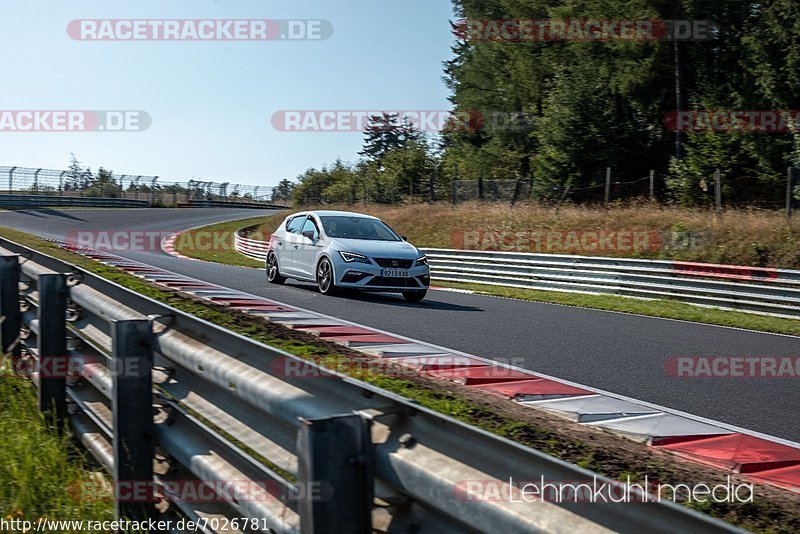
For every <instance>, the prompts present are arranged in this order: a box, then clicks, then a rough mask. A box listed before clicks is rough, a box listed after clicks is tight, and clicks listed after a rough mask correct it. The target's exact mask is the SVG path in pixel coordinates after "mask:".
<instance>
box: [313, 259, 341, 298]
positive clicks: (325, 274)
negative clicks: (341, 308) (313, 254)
mask: <svg viewBox="0 0 800 534" xmlns="http://www.w3.org/2000/svg"><path fill="white" fill-rule="evenodd" d="M317 287H318V288H319V292H320V293H322V294H323V295H334V294H336V290H337V288H336V284H335V283H334V281H333V265H331V260H329V259H328V258H322V259H321V260H320V261H319V263H318V264H317Z"/></svg>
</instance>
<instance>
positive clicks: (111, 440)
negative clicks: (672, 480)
mask: <svg viewBox="0 0 800 534" xmlns="http://www.w3.org/2000/svg"><path fill="white" fill-rule="evenodd" d="M0 315H2V316H3V317H4V318H5V319H4V322H3V324H2V327H3V328H2V334H3V335H2V337H0V342H1V343H2V349H3V352H4V354H7V355H9V357H10V358H11V359H12V360H13V362H14V368H15V369H21V368H24V367H25V366H26V365H27V366H32V367H33V369H34V371H33V372H31V373H29V374H30V376H31V378H33V379H34V381H35V382H36V383H37V385H38V387H39V388H40V398H41V399H42V403H41V408H42V410H43V411H45V413H46V414H47V417H49V418H50V420H52V419H53V418H55V419H56V421H57V422H58V421H62V420H63V419H68V421H69V424H70V427H71V428H72V430H73V432H74V433H75V434H76V436H77V438H78V439H79V440H80V442H81V443H82V444H83V445H84V446H85V447H86V448H87V449H88V450H89V451H90V452H91V453H92V454H93V455H94V456H95V457H96V458H97V459H98V461H99V462H100V463H101V464H102V465H103V466H105V467H106V469H108V470H109V471H110V472H111V473H112V474H113V477H114V487H115V488H118V487H120V486H121V485H125V484H132V483H135V482H136V481H139V482H141V481H152V483H153V484H154V485H155V486H162V488H163V489H164V491H165V495H166V498H167V499H168V500H172V501H173V504H174V505H175V506H176V507H177V509H178V510H179V511H180V512H181V513H183V514H185V515H187V516H188V517H190V518H203V517H226V518H230V519H231V521H232V519H233V518H243V519H248V520H255V522H252V523H248V524H247V526H246V527H243V528H238V527H236V528H233V529H229V530H228V531H242V532H245V531H246V532H253V531H265V532H266V531H269V532H304V533H312V532H313V533H319V532H343V533H350V532H352V533H367V532H372V531H376V530H379V531H400V530H402V531H414V532H437V533H439V532H545V531H547V532H575V531H581V532H603V531H608V530H614V531H620V532H641V531H644V530H647V531H649V532H665V533H666V532H674V531H676V530H677V531H692V532H726V531H727V532H730V531H736V529H734V528H733V527H731V526H730V525H727V524H725V523H722V522H719V521H717V520H714V519H712V518H710V517H708V516H704V515H701V514H699V513H697V512H694V511H692V510H689V509H687V508H683V507H680V506H677V505H674V504H672V503H666V502H658V503H656V502H650V503H641V502H638V503H637V502H634V503H611V502H605V503H603V502H599V503H593V504H587V503H559V504H556V503H551V502H546V501H537V502H530V501H527V502H523V501H522V500H515V499H503V498H501V499H482V498H475V499H472V498H471V496H472V494H471V493H470V492H469V490H468V488H467V490H466V491H462V490H464V484H465V483H466V482H468V481H484V482H491V483H496V484H498V485H499V484H504V483H505V484H506V485H507V486H506V487H507V489H508V490H509V491H511V492H512V494H513V491H514V490H513V488H512V487H511V486H512V485H509V484H508V483H509V481H510V479H513V480H516V481H531V480H537V481H538V480H540V477H542V478H541V479H542V480H544V481H548V482H551V483H559V482H561V483H564V482H566V481H569V482H570V483H576V482H578V481H585V482H586V483H587V484H591V483H593V482H594V480H598V481H600V483H601V484H602V483H609V484H612V485H613V483H611V481H609V480H607V479H605V478H603V477H597V478H596V479H595V477H596V475H595V474H593V473H591V472H590V471H587V470H585V469H582V468H579V467H577V466H575V465H572V464H569V463H566V462H564V461H561V460H558V459H555V458H553V457H550V456H547V455H545V454H543V453H541V452H538V451H536V450H532V449H530V448H526V447H524V446H521V445H519V444H516V443H514V442H511V441H509V440H507V439H504V438H500V437H497V436H494V435H492V434H489V433H488V432H485V431H482V430H480V429H476V428H473V427H469V426H467V425H464V424H462V423H460V422H458V421H455V420H453V419H451V418H449V417H446V416H444V415H441V414H438V413H436V412H433V411H431V410H428V409H426V408H424V407H420V406H419V405H417V404H415V403H413V402H411V401H409V400H407V399H404V398H402V397H400V396H398V395H395V394H392V393H389V392H386V391H384V390H381V389H379V388H376V387H374V386H371V385H369V384H367V383H364V382H360V381H357V380H355V379H353V378H350V377H347V376H344V375H339V374H336V373H331V372H330V371H324V372H323V371H322V369H321V368H320V367H319V366H317V365H316V364H315V363H313V362H308V361H305V360H301V359H299V358H297V357H295V356H292V355H290V354H288V353H286V352H283V351H281V350H279V349H276V348H274V347H270V346H268V345H265V344H263V343H259V342H257V341H254V340H252V339H249V338H245V337H243V336H241V335H239V334H236V333H234V332H231V331H229V330H226V329H223V328H221V327H219V326H216V325H214V324H211V323H208V322H206V321H204V320H202V319H199V318H196V317H194V316H191V315H189V314H187V313H184V312H181V311H179V310H176V309H174V308H171V307H169V306H167V305H165V304H162V303H159V302H157V301H154V300H152V299H150V298H148V297H146V296H143V295H140V294H137V293H135V292H133V291H130V290H128V289H126V288H124V287H122V286H120V285H118V284H116V283H113V282H111V281H108V280H105V279H103V278H100V277H98V276H96V275H94V274H92V273H90V272H88V271H86V270H83V269H81V268H78V267H76V266H74V265H71V264H68V263H65V262H63V261H61V260H58V259H56V258H53V257H51V256H48V255H45V254H42V253H40V252H37V251H34V250H31V249H28V248H26V247H23V246H21V245H18V244H16V243H13V242H11V241H8V240H6V239H1V238H0ZM17 332H19V335H18V336H17V334H16V333H17ZM64 354H69V355H70V356H69V359H68V361H69V370H70V373H53V372H51V371H52V370H53V369H60V368H61V367H59V366H58V365H55V364H58V363H59V362H58V360H59V359H63V358H64V356H63V355H64ZM287 361H288V362H291V363H292V364H293V365H301V364H302V365H303V366H304V368H307V369H311V370H313V371H315V373H314V374H315V376H321V375H325V376H326V377H327V378H326V379H324V380H321V379H309V378H306V377H303V376H293V375H291V374H290V373H286V372H281V369H284V368H285V367H284V364H285V363H286V362H287ZM156 447H158V450H159V451H160V453H162V455H163V456H164V461H160V462H159V463H158V464H157V465H158V466H159V467H158V469H154V462H153V459H154V456H155V451H156ZM165 462H166V466H167V468H162V467H161V466H162V464H164V463H165ZM180 473H185V475H180ZM175 477H182V480H184V481H186V480H190V481H194V482H197V483H201V482H202V483H205V484H209V485H210V488H211V490H212V491H213V492H214V493H215V495H216V497H217V498H215V499H213V500H212V501H213V502H210V503H209V502H195V501H192V500H191V499H186V498H182V497H181V495H175V494H173V493H170V491H172V490H169V489H168V488H170V487H173V486H170V485H169V484H167V482H169V480H170V479H175ZM214 481H229V482H234V483H235V482H247V483H248V484H251V485H252V484H258V485H260V486H263V488H264V490H265V491H264V493H263V495H261V498H258V499H254V498H252V494H250V493H248V491H246V488H244V489H243V488H242V487H241V486H237V487H236V488H234V489H233V490H231V493H230V494H229V493H226V492H225V491H222V490H220V488H218V487H216V486H214V484H213V482H214ZM310 488H313V489H314V491H313V492H312V491H309V489H310ZM134 494H135V492H134ZM116 506H117V509H116V513H117V516H118V517H125V518H128V519H136V518H149V517H154V516H155V514H156V510H155V506H153V503H150V502H141V501H136V500H135V499H131V498H129V497H124V496H121V495H119V494H118V495H117V500H116ZM230 524H232V523H230ZM240 524H241V523H240ZM207 530H213V529H207Z"/></svg>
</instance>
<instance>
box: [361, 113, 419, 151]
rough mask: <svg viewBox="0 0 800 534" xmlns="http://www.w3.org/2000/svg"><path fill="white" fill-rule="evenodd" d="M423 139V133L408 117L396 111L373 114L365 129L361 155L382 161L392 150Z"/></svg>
mask: <svg viewBox="0 0 800 534" xmlns="http://www.w3.org/2000/svg"><path fill="white" fill-rule="evenodd" d="M421 139H422V133H421V132H420V131H419V130H418V129H417V128H416V127H415V126H414V125H413V124H412V123H411V122H409V120H408V119H407V118H406V117H403V118H402V119H401V118H400V117H399V116H398V115H397V114H396V113H383V114H382V115H373V116H371V117H369V120H368V122H367V127H366V129H365V130H364V148H363V149H362V150H361V151H360V152H359V155H361V156H363V157H364V158H365V159H367V160H368V161H380V160H381V159H382V158H383V156H384V155H385V154H386V153H387V152H389V151H390V150H393V149H396V148H401V147H403V146H405V144H406V143H411V142H419V141H420V140H421Z"/></svg>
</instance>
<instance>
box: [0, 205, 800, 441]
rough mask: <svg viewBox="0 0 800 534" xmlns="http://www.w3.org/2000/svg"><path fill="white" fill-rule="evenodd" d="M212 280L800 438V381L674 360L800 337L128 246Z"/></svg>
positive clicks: (218, 213)
mask: <svg viewBox="0 0 800 534" xmlns="http://www.w3.org/2000/svg"><path fill="white" fill-rule="evenodd" d="M268 214H269V212H265V211H264V210H245V209H203V210H201V209H186V210H177V209H135V210H63V211H59V210H24V211H13V212H3V213H0V226H7V227H11V228H16V229H19V230H23V231H27V232H31V233H34V234H37V235H40V236H43V237H50V238H57V239H60V238H63V237H64V236H66V235H74V234H75V232H77V231H78V230H81V231H87V230H88V231H92V230H95V231H116V230H123V231H134V230H146V231H162V230H169V231H171V230H184V229H187V228H191V227H195V226H199V225H205V224H211V223H214V222H220V221H225V220H231V219H240V218H246V217H254V216H266V215H268ZM118 254H119V255H121V256H126V257H129V258H132V259H135V260H139V261H143V262H146V263H149V264H151V265H154V266H156V267H161V268H164V269H169V270H171V271H174V272H177V273H182V274H185V275H189V276H192V277H195V278H199V279H201V280H205V281H208V282H211V283H215V284H219V285H222V286H226V287H230V288H233V289H237V290H240V291H246V292H249V293H253V294H256V295H261V296H264V297H267V298H270V299H274V300H278V301H280V302H284V303H287V304H290V305H294V306H299V307H302V308H306V309H310V310H314V311H317V312H320V313H324V314H328V315H332V316H336V317H341V318H343V319H347V320H350V321H353V322H356V323H361V324H364V325H367V326H371V327H374V328H379V329H381V330H386V331H389V332H394V333H397V334H400V335H404V336H407V337H412V338H416V339H419V340H422V341H427V342H429V343H434V344H438V345H442V346H445V347H448V348H453V349H457V350H460V351H463V352H467V353H470V354H476V355H480V356H484V357H488V358H493V359H498V360H501V361H503V362H506V363H511V364H513V365H517V366H519V367H524V368H527V369H530V370H532V371H536V372H540V373H544V374H549V375H552V376H556V377H559V378H562V379H566V380H571V381H574V382H577V383H580V384H585V385H588V386H591V387H595V388H600V389H603V390H606V391H610V392H613V393H617V394H620V395H626V396H629V397H633V398H635V399H640V400H643V401H647V402H651V403H655V404H659V405H661V406H666V407H669V408H673V409H676V410H682V411H685V412H689V413H693V414H696V415H699V416H702V417H706V418H709V419H714V420H717V421H722V422H725V423H728V424H732V425H737V426H740V427H743V428H747V429H751V430H755V431H758V432H763V433H766V434H771V435H774V436H778V437H782V438H785V439H789V440H793V441H800V415H798V414H800V389H799V388H798V385H799V384H800V382H798V379H796V378H782V379H750V378H747V379H745V378H738V379H732V378H727V379H726V378H717V379H698V378H694V379H692V378H677V377H673V376H670V375H669V373H667V371H666V370H665V365H666V363H667V361H668V360H669V359H670V358H672V357H675V356H745V357H746V356H798V355H800V338H797V337H790V336H780V335H773V334H763V333H757V332H749V331H742V330H736V329H731V328H723V327H715V326H706V325H700V324H694V323H687V322H681V321H671V320H665V319H656V318H649V317H640V316H635V315H626V314H620V313H612V312H603V311H595V310H586V309H580V308H571V307H566V306H558V305H552V304H540V303H534V302H524V301H517V300H511V299H501V298H494V297H487V296H479V295H469V294H460V293H450V292H444V291H431V292H429V293H428V297H427V298H426V300H425V301H423V302H421V303H419V304H409V303H406V302H405V301H403V299H402V297H401V296H399V295H376V294H366V295H347V296H343V297H323V296H321V295H320V294H319V293H317V292H316V289H315V288H314V287H313V286H310V285H303V284H295V283H291V282H290V283H289V284H287V285H286V286H283V287H280V286H270V285H267V282H266V278H265V274H264V272H263V271H261V270H257V269H248V268H244V267H232V266H226V265H218V264H211V263H204V262H197V261H187V260H181V259H178V258H175V257H172V256H169V255H166V254H164V253H163V252H161V251H160V250H153V251H148V252H124V251H121V252H118Z"/></svg>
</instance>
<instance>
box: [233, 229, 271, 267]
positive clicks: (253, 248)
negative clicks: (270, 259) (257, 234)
mask: <svg viewBox="0 0 800 534" xmlns="http://www.w3.org/2000/svg"><path fill="white" fill-rule="evenodd" d="M255 228H256V227H255V226H249V227H247V228H242V229H241V230H239V231H237V232H236V233H235V234H233V247H234V249H235V250H236V251H237V252H239V253H240V254H244V255H245V256H247V257H248V258H251V259H254V260H258V261H266V259H267V252H268V251H269V243H268V242H266V241H262V240H260V239H251V238H250V237H248V235H249V234H250V232H252V231H253V230H254V229H255Z"/></svg>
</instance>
